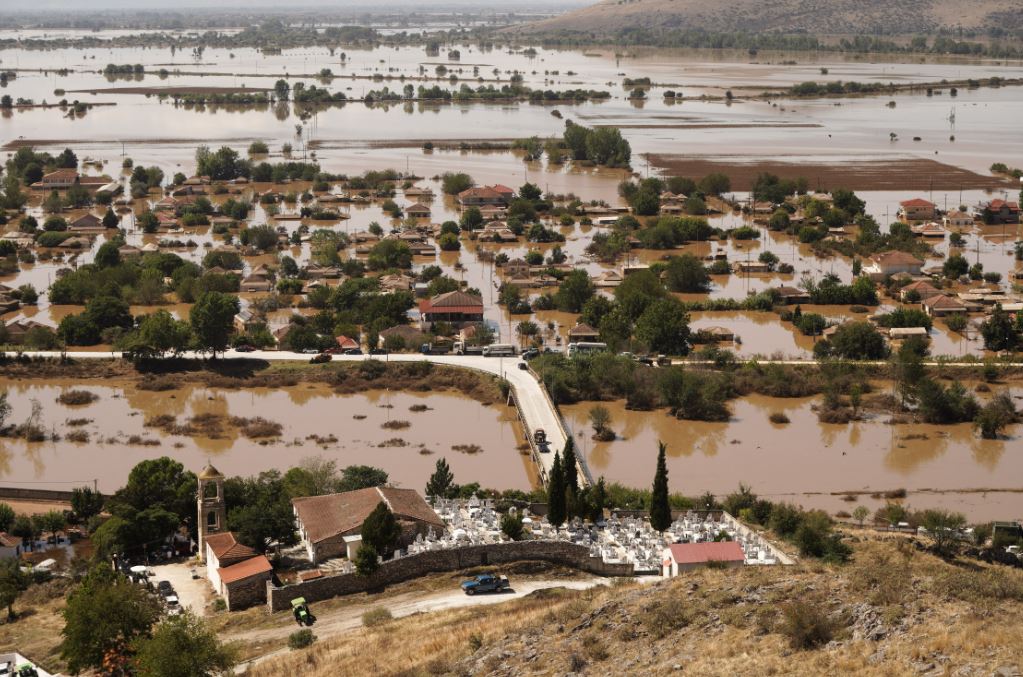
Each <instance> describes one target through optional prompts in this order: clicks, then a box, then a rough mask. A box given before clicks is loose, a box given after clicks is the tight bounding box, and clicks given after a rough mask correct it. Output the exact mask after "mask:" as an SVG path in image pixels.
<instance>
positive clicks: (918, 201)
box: [899, 197, 934, 207]
mask: <svg viewBox="0 0 1023 677" xmlns="http://www.w3.org/2000/svg"><path fill="white" fill-rule="evenodd" d="M899 204H900V205H902V206H903V207H933V206H934V203H933V202H929V201H927V200H925V199H923V198H922V197H915V198H913V199H912V200H903V201H902V202H900V203H899Z"/></svg>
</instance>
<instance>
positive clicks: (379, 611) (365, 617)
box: [362, 606, 394, 628]
mask: <svg viewBox="0 0 1023 677" xmlns="http://www.w3.org/2000/svg"><path fill="white" fill-rule="evenodd" d="M392 618H394V616H392V615H391V611H390V610H389V609H385V608H384V607H380V606H378V607H376V608H374V609H370V610H369V611H367V612H365V613H364V614H362V624H363V625H365V626H366V627H367V628H372V627H376V626H377V625H383V624H384V623H386V622H388V621H390V620H391V619H392Z"/></svg>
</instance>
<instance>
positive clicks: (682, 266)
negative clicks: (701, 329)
mask: <svg viewBox="0 0 1023 677" xmlns="http://www.w3.org/2000/svg"><path fill="white" fill-rule="evenodd" d="M764 253H765V254H766V253H769V252H764ZM664 281H665V283H666V284H667V285H668V289H670V290H671V291H675V292H684V293H689V294H692V293H700V292H705V291H707V289H708V288H709V287H710V275H708V274H707V268H706V267H705V266H704V265H703V262H702V261H700V259H698V258H696V257H695V256H693V255H692V254H683V255H682V256H676V257H674V258H672V259H671V261H669V262H668V265H667V267H666V268H665V269H664Z"/></svg>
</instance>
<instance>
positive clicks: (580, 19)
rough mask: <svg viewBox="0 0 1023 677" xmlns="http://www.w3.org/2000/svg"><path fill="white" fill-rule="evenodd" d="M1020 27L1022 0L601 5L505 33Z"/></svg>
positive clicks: (691, 0)
mask: <svg viewBox="0 0 1023 677" xmlns="http://www.w3.org/2000/svg"><path fill="white" fill-rule="evenodd" d="M942 28H946V29H958V28H962V29H963V30H965V31H973V30H986V29H989V28H1000V29H1004V30H1008V31H1014V30H1019V29H1020V28H1023V0H968V1H964V0H894V1H893V0H605V1H604V2H601V3H599V4H597V5H593V6H592V7H587V8H585V9H580V10H577V11H575V12H569V13H567V14H563V15H561V16H558V17H555V18H552V19H547V20H544V21H538V22H534V23H530V24H524V25H522V26H515V27H511V28H508V29H506V32H513V33H521V34H532V35H540V34H549V35H555V34H556V35H562V36H565V37H570V36H571V35H572V34H577V35H579V36H580V37H583V36H586V35H596V36H600V35H617V34H620V33H621V32H623V31H626V32H628V31H652V32H663V31H693V30H703V31H708V32H716V33H754V32H773V33H811V34H814V35H823V34H842V35H851V34H867V35H883V36H886V37H889V38H894V37H898V36H900V35H905V34H910V33H933V32H935V31H937V30H939V29H942Z"/></svg>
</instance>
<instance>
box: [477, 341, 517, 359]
mask: <svg viewBox="0 0 1023 677" xmlns="http://www.w3.org/2000/svg"><path fill="white" fill-rule="evenodd" d="M483 357H515V346H513V345H512V344H510V343H493V344H491V345H489V346H484V348H483Z"/></svg>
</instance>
